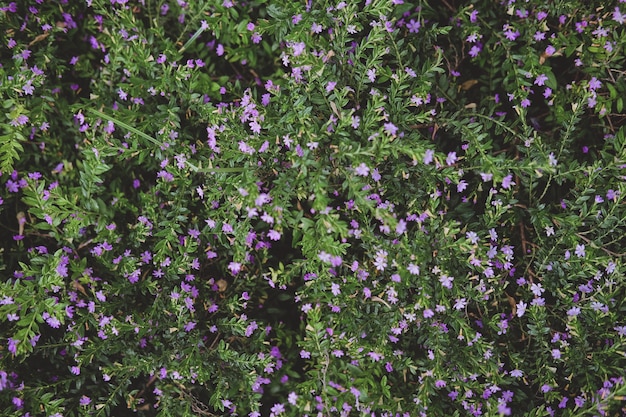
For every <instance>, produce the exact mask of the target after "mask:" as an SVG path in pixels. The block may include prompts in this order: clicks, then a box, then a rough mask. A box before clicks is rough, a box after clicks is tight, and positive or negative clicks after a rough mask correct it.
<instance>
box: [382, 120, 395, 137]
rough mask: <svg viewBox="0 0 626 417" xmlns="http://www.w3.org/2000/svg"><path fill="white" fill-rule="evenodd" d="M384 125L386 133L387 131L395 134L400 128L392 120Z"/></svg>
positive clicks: (389, 133) (392, 134)
mask: <svg viewBox="0 0 626 417" xmlns="http://www.w3.org/2000/svg"><path fill="white" fill-rule="evenodd" d="M383 127H384V129H385V133H387V134H388V135H391V136H395V135H396V133H398V128H397V127H396V126H395V125H394V124H393V123H391V122H390V123H385V124H384V125H383Z"/></svg>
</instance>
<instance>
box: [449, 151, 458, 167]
mask: <svg viewBox="0 0 626 417" xmlns="http://www.w3.org/2000/svg"><path fill="white" fill-rule="evenodd" d="M456 160H457V157H456V152H449V153H448V156H447V157H446V164H448V165H454V163H455V162H456Z"/></svg>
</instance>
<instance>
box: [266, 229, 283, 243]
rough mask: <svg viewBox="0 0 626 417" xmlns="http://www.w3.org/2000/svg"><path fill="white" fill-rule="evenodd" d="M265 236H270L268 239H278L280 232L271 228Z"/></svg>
mask: <svg viewBox="0 0 626 417" xmlns="http://www.w3.org/2000/svg"><path fill="white" fill-rule="evenodd" d="M267 237H268V238H270V240H280V233H279V232H277V231H276V230H274V229H271V230H270V231H269V232H267Z"/></svg>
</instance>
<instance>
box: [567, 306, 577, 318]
mask: <svg viewBox="0 0 626 417" xmlns="http://www.w3.org/2000/svg"><path fill="white" fill-rule="evenodd" d="M579 314H580V307H572V308H570V309H569V310H567V316H568V317H576V316H578V315H579Z"/></svg>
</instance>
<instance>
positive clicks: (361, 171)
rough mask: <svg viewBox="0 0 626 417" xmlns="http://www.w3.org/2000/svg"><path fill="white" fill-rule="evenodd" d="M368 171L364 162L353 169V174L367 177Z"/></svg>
mask: <svg viewBox="0 0 626 417" xmlns="http://www.w3.org/2000/svg"><path fill="white" fill-rule="evenodd" d="M369 172H370V169H369V168H368V166H367V165H365V163H364V162H361V163H360V164H359V165H358V166H357V167H356V168H354V173H355V174H356V175H359V176H361V177H367V176H368V175H369Z"/></svg>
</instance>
